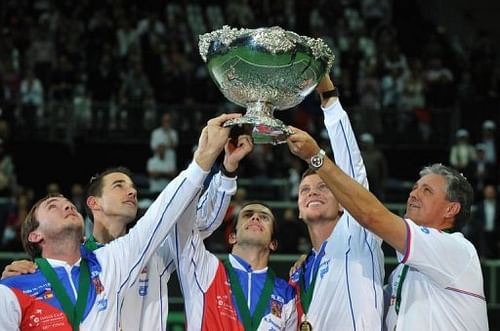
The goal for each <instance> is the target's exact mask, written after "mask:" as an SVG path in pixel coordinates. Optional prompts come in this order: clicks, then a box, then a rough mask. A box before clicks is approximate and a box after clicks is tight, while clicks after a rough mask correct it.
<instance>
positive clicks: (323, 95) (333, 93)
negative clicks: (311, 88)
mask: <svg viewBox="0 0 500 331" xmlns="http://www.w3.org/2000/svg"><path fill="white" fill-rule="evenodd" d="M338 96H339V90H338V89H337V88H335V87H334V88H333V90H330V91H325V92H322V93H321V98H323V99H328V98H332V97H338Z"/></svg>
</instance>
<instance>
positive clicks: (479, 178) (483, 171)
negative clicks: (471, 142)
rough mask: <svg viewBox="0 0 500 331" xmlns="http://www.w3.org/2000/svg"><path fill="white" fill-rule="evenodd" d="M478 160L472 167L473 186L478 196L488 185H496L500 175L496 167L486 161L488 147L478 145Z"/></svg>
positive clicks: (481, 144)
mask: <svg viewBox="0 0 500 331" xmlns="http://www.w3.org/2000/svg"><path fill="white" fill-rule="evenodd" d="M476 155H477V158H476V160H475V161H474V162H472V165H471V175H472V176H471V184H472V185H473V187H474V192H475V193H476V196H477V194H478V193H480V192H482V191H483V189H484V186H485V184H486V183H496V182H497V179H498V178H497V177H498V174H497V173H496V172H497V169H496V167H495V166H494V165H493V164H491V163H490V162H488V161H487V160H486V146H485V145H484V144H483V143H479V144H476Z"/></svg>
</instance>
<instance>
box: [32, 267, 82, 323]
mask: <svg viewBox="0 0 500 331" xmlns="http://www.w3.org/2000/svg"><path fill="white" fill-rule="evenodd" d="M35 263H36V265H37V266H38V268H40V270H41V272H42V274H43V275H44V276H45V278H47V280H48V281H49V283H50V285H51V286H52V289H53V290H54V294H55V296H56V298H57V300H59V302H60V303H61V306H62V308H63V311H64V314H65V315H66V318H67V319H68V321H69V322H70V323H71V326H72V328H73V331H77V330H78V328H79V325H80V322H81V320H82V317H83V312H84V311H85V306H86V305H87V296H88V293H89V287H90V272H89V267H88V265H87V261H86V260H85V259H81V260H80V278H79V284H78V297H77V300H76V305H73V303H72V302H71V299H70V298H69V296H68V294H67V293H66V289H65V288H64V286H63V284H62V282H61V281H60V280H59V278H58V277H57V274H56V272H55V271H54V269H53V268H52V266H51V265H50V264H49V262H47V260H46V259H43V258H37V259H35Z"/></svg>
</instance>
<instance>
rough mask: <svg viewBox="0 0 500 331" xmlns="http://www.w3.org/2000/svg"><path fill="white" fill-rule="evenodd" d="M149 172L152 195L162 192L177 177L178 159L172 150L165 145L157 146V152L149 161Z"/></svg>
mask: <svg viewBox="0 0 500 331" xmlns="http://www.w3.org/2000/svg"><path fill="white" fill-rule="evenodd" d="M147 172H148V177H149V190H150V191H151V192H152V193H159V192H161V191H162V190H163V189H164V188H165V186H167V184H168V183H169V182H170V180H171V179H172V178H174V177H175V176H176V175H177V157H176V154H175V152H174V151H173V150H172V149H167V146H166V145H165V144H159V145H157V146H156V152H155V153H154V155H153V156H152V157H150V158H149V159H148V163H147Z"/></svg>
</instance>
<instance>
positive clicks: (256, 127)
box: [224, 116, 292, 145]
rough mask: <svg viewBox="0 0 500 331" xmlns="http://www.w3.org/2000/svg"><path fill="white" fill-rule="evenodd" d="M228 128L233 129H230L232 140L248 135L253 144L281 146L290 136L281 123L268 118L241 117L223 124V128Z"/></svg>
mask: <svg viewBox="0 0 500 331" xmlns="http://www.w3.org/2000/svg"><path fill="white" fill-rule="evenodd" d="M230 126H232V127H233V128H232V129H231V137H232V138H233V139H234V138H237V137H238V136H239V135H241V134H248V135H251V136H252V139H253V143H254V144H272V145H278V144H283V143H286V139H287V138H288V136H289V135H291V134H292V132H291V130H290V129H289V128H288V127H287V126H286V125H284V124H283V122H282V121H280V120H278V119H276V118H270V117H253V116H252V117H251V116H242V117H240V118H236V119H232V120H228V121H226V122H225V123H224V127H230Z"/></svg>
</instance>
